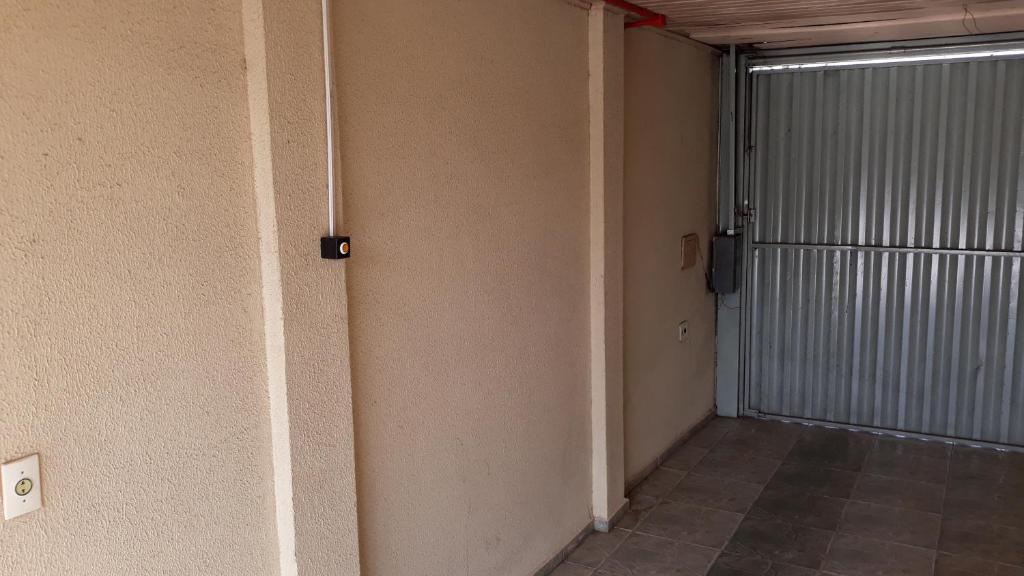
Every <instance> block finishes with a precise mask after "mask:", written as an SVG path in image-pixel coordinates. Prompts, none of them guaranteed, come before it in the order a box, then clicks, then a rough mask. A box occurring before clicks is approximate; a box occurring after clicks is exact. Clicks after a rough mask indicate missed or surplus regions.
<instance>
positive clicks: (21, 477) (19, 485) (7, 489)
mask: <svg viewBox="0 0 1024 576" xmlns="http://www.w3.org/2000/svg"><path fill="white" fill-rule="evenodd" d="M0 485H2V486H3V498H4V520H10V519H12V518H17V517H18V516H23V515H25V514H28V513H29V512H35V511H36V510H39V509H40V508H42V507H43V485H42V481H41V480H40V476H39V454H33V455H31V456H26V457H24V458H22V459H21V460H15V461H14V462H8V463H7V464H4V465H3V466H0Z"/></svg>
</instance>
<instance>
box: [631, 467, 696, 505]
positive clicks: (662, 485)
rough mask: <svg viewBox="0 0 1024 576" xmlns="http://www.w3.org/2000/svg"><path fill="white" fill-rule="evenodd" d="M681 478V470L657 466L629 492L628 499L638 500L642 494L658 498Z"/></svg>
mask: <svg viewBox="0 0 1024 576" xmlns="http://www.w3.org/2000/svg"><path fill="white" fill-rule="evenodd" d="M682 479H683V473H682V472H676V471H675V470H667V469H665V468H657V469H655V470H654V472H651V475H650V476H648V477H647V478H645V479H644V481H643V482H641V483H640V484H639V485H638V486H637V487H636V488H634V489H633V491H632V492H630V493H629V499H630V501H632V500H633V499H634V498H636V499H637V500H639V499H640V497H642V496H646V497H648V498H655V499H660V498H661V497H662V496H664V495H665V494H668V493H669V492H671V491H672V489H673V488H675V487H676V484H678V483H679V481H680V480H682ZM648 507H649V506H648Z"/></svg>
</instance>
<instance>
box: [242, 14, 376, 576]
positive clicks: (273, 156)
mask: <svg viewBox="0 0 1024 576" xmlns="http://www.w3.org/2000/svg"><path fill="white" fill-rule="evenodd" d="M243 13H244V23H245V34H246V64H247V74H248V83H249V106H250V118H251V132H252V136H251V138H252V146H253V158H254V178H255V190H256V196H257V209H258V223H259V234H260V257H261V273H262V295H263V309H264V323H265V326H264V335H265V355H266V363H267V380H268V388H269V393H270V412H271V431H272V454H273V464H274V488H275V502H276V512H277V531H278V548H279V553H280V566H281V574H282V575H284V576H288V575H291V574H298V575H306V574H309V575H313V574H340V575H346V576H348V575H356V574H359V572H360V566H359V540H358V525H357V517H356V491H355V459H354V453H353V452H354V438H353V426H352V387H351V373H350V369H349V350H348V312H347V308H346V297H345V263H344V262H341V261H326V260H322V259H321V258H320V255H319V238H320V236H321V235H322V234H323V233H325V231H326V222H327V197H326V192H325V190H326V180H325V178H326V160H325V150H326V146H325V140H324V130H325V128H324V117H325V111H324V100H323V66H322V53H321V43H320V42H319V36H320V30H321V12H320V3H319V2H316V1H315V0H306V1H305V2H302V3H299V4H297V3H295V2H287V1H284V0H244V2H243ZM311 39H316V40H315V41H314V40H311Z"/></svg>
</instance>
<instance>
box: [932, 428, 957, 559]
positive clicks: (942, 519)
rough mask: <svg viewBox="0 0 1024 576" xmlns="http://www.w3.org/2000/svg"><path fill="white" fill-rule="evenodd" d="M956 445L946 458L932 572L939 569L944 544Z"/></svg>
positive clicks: (951, 448)
mask: <svg viewBox="0 0 1024 576" xmlns="http://www.w3.org/2000/svg"><path fill="white" fill-rule="evenodd" d="M955 451H956V447H955V446H951V447H950V449H949V459H948V460H946V483H945V484H943V485H942V504H941V505H940V507H939V538H938V540H936V541H935V559H934V560H932V574H933V575H934V574H935V572H936V571H937V570H938V569H939V551H940V550H941V546H942V532H943V531H944V530H945V529H946V528H945V524H946V499H947V498H948V497H949V481H950V477H951V475H952V473H953V456H954V452H955Z"/></svg>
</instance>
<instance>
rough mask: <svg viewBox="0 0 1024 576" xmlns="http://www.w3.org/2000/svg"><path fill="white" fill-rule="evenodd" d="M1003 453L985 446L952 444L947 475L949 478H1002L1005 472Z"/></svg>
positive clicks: (995, 479) (997, 479)
mask: <svg viewBox="0 0 1024 576" xmlns="http://www.w3.org/2000/svg"><path fill="white" fill-rule="evenodd" d="M1005 463H1006V456H1005V453H1003V452H999V451H997V450H990V449H987V448H972V447H970V446H954V447H953V450H952V454H951V456H950V466H949V476H950V478H951V479H953V478H956V479H961V480H981V479H988V480H994V481H999V480H1002V478H1003V476H1004V475H1005V473H1006V467H1005Z"/></svg>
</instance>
